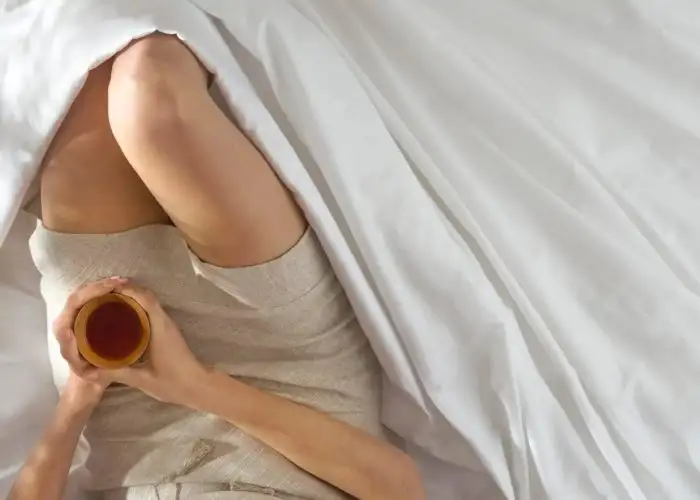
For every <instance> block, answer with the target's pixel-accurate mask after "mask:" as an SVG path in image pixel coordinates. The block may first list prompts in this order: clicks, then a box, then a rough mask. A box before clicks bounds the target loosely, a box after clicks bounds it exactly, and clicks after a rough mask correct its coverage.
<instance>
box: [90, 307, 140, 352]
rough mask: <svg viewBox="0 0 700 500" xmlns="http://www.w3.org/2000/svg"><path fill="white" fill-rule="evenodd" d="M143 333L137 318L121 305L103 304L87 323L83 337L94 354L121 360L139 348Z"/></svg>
mask: <svg viewBox="0 0 700 500" xmlns="http://www.w3.org/2000/svg"><path fill="white" fill-rule="evenodd" d="M143 335H144V332H143V330H142V328H141V322H140V320H139V316H138V314H137V313H136V311H134V309H132V308H131V307H129V306H128V305H127V304H125V303H123V302H106V303H104V304H102V305H100V306H99V307H98V308H97V309H95V310H94V311H93V312H92V313H91V314H90V317H89V318H88V320H87V325H86V328H85V338H86V341H87V343H88V344H89V346H90V348H91V349H92V350H93V351H95V354H97V355H98V356H101V357H102V358H104V359H108V360H121V359H124V358H126V357H128V356H129V355H130V354H132V353H133V352H134V351H135V350H137V349H138V348H139V345H140V343H141V338H142V337H143Z"/></svg>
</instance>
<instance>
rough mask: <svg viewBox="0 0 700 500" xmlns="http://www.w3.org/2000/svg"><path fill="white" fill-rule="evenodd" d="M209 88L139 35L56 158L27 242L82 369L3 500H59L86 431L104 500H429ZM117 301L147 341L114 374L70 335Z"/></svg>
mask: <svg viewBox="0 0 700 500" xmlns="http://www.w3.org/2000/svg"><path fill="white" fill-rule="evenodd" d="M208 80H209V74H208V73H207V71H206V70H205V69H204V68H203V66H202V65H201V63H200V62H199V61H198V59H197V58H196V56H195V55H194V54H193V53H192V52H191V51H190V50H189V48H188V47H187V46H186V45H185V44H183V43H182V42H181V41H180V40H179V39H178V38H176V37H173V36H169V35H165V34H159V33H155V34H152V35H149V36H146V37H144V38H142V39H139V40H136V41H134V42H132V43H131V44H130V45H129V46H128V47H126V48H125V49H124V50H123V51H121V52H120V53H119V54H117V55H116V56H115V57H114V58H113V59H111V60H110V61H108V62H106V63H104V64H102V65H100V66H99V67H97V68H95V69H94V70H92V71H91V72H90V74H89V76H88V78H87V81H86V83H85V85H84V87H83V89H82V90H81V92H80V94H79V95H78V96H77V98H76V100H75V102H74V104H73V106H72V107H71V109H70V111H69V113H68V114H67V116H66V117H65V120H64V121H63V122H62V124H61V126H60V128H59V130H58V131H57V133H56V136H55V137H54V139H53V142H52V143H51V145H50V147H49V149H48V151H47V154H46V156H45V158H44V162H43V167H42V173H41V219H42V220H41V222H40V223H39V224H38V225H37V229H36V231H35V233H34V235H33V236H32V239H31V242H30V246H31V250H32V255H33V257H34V260H35V263H36V265H37V268H38V269H39V271H40V272H41V274H42V294H43V296H44V299H45V301H46V304H47V311H48V312H49V314H50V315H52V316H54V317H56V320H55V321H54V323H53V332H54V334H55V337H56V339H57V343H58V345H59V346H60V354H61V356H62V358H63V359H65V361H66V362H67V364H68V365H69V367H70V372H69V373H68V375H67V381H65V384H64V386H63V387H62V390H61V397H60V402H59V404H58V407H57V409H56V413H55V415H54V417H53V420H52V421H51V422H50V423H49V424H48V427H47V429H46V431H45V434H44V437H43V438H42V440H41V441H40V442H39V444H38V445H37V447H36V448H35V450H34V451H33V453H32V454H31V455H30V457H29V459H28V460H27V462H26V463H25V465H24V468H23V469H22V470H21V471H20V473H19V476H18V478H17V480H16V483H15V486H14V488H13V490H12V492H11V494H10V497H9V498H10V499H11V500H26V499H38V498H40V499H42V500H51V499H58V498H61V495H62V494H63V491H64V488H65V486H66V482H67V476H68V474H69V469H70V464H71V461H72V458H73V455H74V452H75V449H76V446H77V444H78V442H79V439H80V436H81V433H83V431H84V434H85V437H86V439H87V441H88V443H89V444H90V446H91V452H90V455H89V457H88V459H87V469H88V470H89V471H90V475H91V478H90V481H89V483H88V484H87V485H86V490H87V492H88V493H89V494H90V495H92V497H94V498H100V499H104V500H112V499H140V500H145V499H150V498H153V499H159V500H165V499H181V498H196V499H201V500H204V499H209V498H210V499H214V498H216V499H231V500H233V499H258V498H259V499H264V498H284V499H336V498H347V497H348V496H351V497H355V498H360V499H388V500H389V499H402V500H403V499H409V500H410V499H416V500H418V499H422V498H424V493H423V489H422V486H421V480H420V475H419V472H418V469H417V467H416V465H415V464H414V463H413V461H412V460H411V459H410V458H409V457H408V456H407V455H406V454H404V453H403V452H402V451H401V450H399V449H398V448H396V447H394V446H392V445H391V444H390V443H389V442H388V441H387V440H386V439H385V436H384V435H383V432H382V427H381V424H380V417H379V407H380V402H379V401H380V383H381V371H380V368H379V365H378V362H377V360H376V358H375V356H374V354H373V353H372V350H371V347H370V345H369V343H368V341H367V339H366V337H365V335H364V333H363V332H362V330H361V328H360V326H359V324H358V322H357V319H356V318H355V315H354V313H353V311H352V307H351V306H350V303H349V301H348V298H347V297H346V295H345V293H344V291H343V289H342V287H341V285H340V283H339V282H338V279H337V277H336V276H335V274H334V273H333V270H332V267H331V266H330V263H329V262H328V260H327V258H326V256H325V254H324V252H323V250H322V247H321V245H320V243H319V241H318V239H317V238H316V236H315V234H314V232H313V230H312V229H311V228H310V227H309V225H308V223H307V221H306V219H305V216H304V214H303V211H302V210H301V209H300V207H299V206H298V204H297V203H296V201H295V199H294V196H293V195H292V193H290V192H289V191H288V190H287V188H286V187H285V186H284V184H283V183H282V182H281V181H280V180H279V179H278V178H277V176H276V175H275V172H274V170H273V169H272V168H271V166H270V165H269V164H268V162H267V160H266V158H265V156H264V154H263V153H262V152H261V151H260V150H259V149H258V148H257V147H256V145H255V144H253V143H252V142H251V141H250V140H249V139H248V138H247V137H246V136H245V134H243V132H242V131H241V130H240V129H239V128H238V127H237V126H236V124H235V123H234V122H233V121H232V120H230V119H229V118H227V116H226V115H225V114H224V113H223V112H222V111H221V110H220V109H219V107H217V105H216V104H215V102H214V100H212V98H211V96H210V93H209V84H208ZM112 292H118V293H123V294H126V295H130V296H131V297H133V298H134V299H135V300H137V301H138V302H139V303H140V304H141V305H142V306H143V307H144V308H145V309H146V311H147V313H148V316H149V319H150V322H151V328H152V339H151V344H150V345H149V350H148V352H147V355H146V357H145V361H144V362H143V363H141V364H138V365H136V366H133V367H129V368H124V369H119V370H111V371H110V370H100V369H97V368H95V367H92V366H90V365H88V364H87V363H86V362H85V361H84V360H83V359H82V358H81V357H80V355H79V353H78V350H77V347H76V345H77V344H76V339H75V336H74V332H73V331H72V325H73V320H74V318H75V315H76V314H77V311H78V310H79V309H80V307H82V305H84V304H85V303H86V302H87V301H89V300H90V299H91V298H93V297H96V296H99V295H102V294H105V293H112ZM57 371H58V372H60V370H57ZM56 377H57V379H60V378H61V377H60V373H57V374H56Z"/></svg>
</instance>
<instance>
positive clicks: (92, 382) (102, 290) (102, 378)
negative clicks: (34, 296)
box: [53, 277, 127, 400]
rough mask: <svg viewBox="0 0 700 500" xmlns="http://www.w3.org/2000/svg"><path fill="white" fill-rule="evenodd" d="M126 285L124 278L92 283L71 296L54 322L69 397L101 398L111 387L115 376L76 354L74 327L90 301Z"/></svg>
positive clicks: (54, 331)
mask: <svg viewBox="0 0 700 500" xmlns="http://www.w3.org/2000/svg"><path fill="white" fill-rule="evenodd" d="M126 282H127V280H126V279H124V278H118V277H115V278H107V279H103V280H100V281H95V282H93V283H87V284H86V285H83V286H81V287H80V288H78V289H77V290H76V291H75V292H73V293H72V294H71V295H70V297H68V300H67V301H66V305H65V307H64V308H63V311H61V314H59V316H58V317H57V318H56V319H55V320H54V322H53V333H54V335H55V336H56V339H57V340H58V343H59V345H60V347H61V355H62V356H63V358H64V359H65V360H66V361H67V362H68V364H69V365H70V369H71V377H70V378H69V380H68V385H67V386H66V388H65V391H69V393H68V395H67V396H68V397H73V396H78V397H81V398H82V397H83V396H82V395H83V394H87V395H88V396H93V397H98V400H99V398H101V397H102V393H103V392H104V391H105V389H106V388H107V386H109V384H110V383H112V382H113V381H115V379H114V373H111V372H108V371H106V370H101V369H99V368H96V367H94V366H92V365H91V364H90V363H88V362H87V361H85V360H84V359H83V358H82V356H80V353H79V352H78V342H77V340H76V338H75V332H73V324H74V323H75V317H76V315H77V314H78V311H79V310H80V309H81V308H82V307H83V306H84V305H85V304H86V303H88V302H89V301H90V300H92V299H94V298H95V297H99V296H101V295H105V294H107V293H111V292H113V291H114V290H115V288H116V287H117V286H119V285H122V284H125V283H126Z"/></svg>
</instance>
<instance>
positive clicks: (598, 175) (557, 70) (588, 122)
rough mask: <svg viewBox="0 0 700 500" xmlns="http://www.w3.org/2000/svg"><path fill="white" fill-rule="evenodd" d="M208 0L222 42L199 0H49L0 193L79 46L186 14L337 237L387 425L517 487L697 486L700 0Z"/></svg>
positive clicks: (25, 175)
mask: <svg viewBox="0 0 700 500" xmlns="http://www.w3.org/2000/svg"><path fill="white" fill-rule="evenodd" d="M193 3H194V4H197V5H198V6H200V7H201V8H203V9H205V10H206V11H208V12H209V13H211V14H212V15H213V16H215V17H217V18H219V19H218V20H216V21H215V23H214V26H215V27H216V29H218V30H219V31H220V32H221V33H223V34H224V36H225V38H226V42H227V43H228V44H229V46H228V47H227V46H226V45H223V44H220V43H218V42H216V41H214V40H213V39H212V40H210V39H209V36H208V35H207V36H203V35H202V33H204V32H205V31H206V32H207V33H208V31H207V30H204V24H206V23H205V21H204V20H202V21H201V23H200V21H199V18H198V17H197V16H190V19H188V21H187V22H181V21H180V20H178V19H177V17H178V16H177V13H178V12H180V13H182V12H184V9H186V7H185V4H184V3H182V2H168V6H169V9H168V12H170V14H166V13H161V12H160V11H161V10H165V9H164V8H163V7H164V2H163V1H160V2H158V1H148V2H139V3H138V5H137V4H136V2H127V1H121V2H116V1H114V2H100V3H99V7H98V4H97V3H96V2H87V1H85V0H83V1H75V0H71V2H70V3H68V2H67V0H63V1H61V2H53V3H52V4H51V5H52V7H51V8H48V7H47V6H46V5H44V7H43V10H42V13H41V15H40V16H39V18H40V19H41V20H42V22H39V23H37V22H34V24H33V27H34V29H35V31H33V32H32V35H31V37H27V38H25V39H24V41H23V43H20V44H16V45H14V47H13V48H12V50H11V51H10V52H9V54H10V56H9V59H8V58H7V57H6V61H5V63H4V67H5V68H9V69H10V70H7V69H6V70H4V71H3V72H2V73H0V75H2V78H1V79H0V106H2V108H0V189H3V187H1V186H4V189H5V191H2V192H1V193H3V194H2V196H5V194H6V193H10V194H13V193H14V194H15V199H16V198H17V196H16V191H17V189H14V190H13V189H12V188H10V189H9V190H8V185H9V184H8V183H7V182H6V179H8V178H10V175H9V174H7V175H6V173H7V172H9V171H12V172H13V175H14V177H13V178H15V179H16V178H20V179H21V180H22V182H23V183H24V184H22V185H23V186H24V185H25V184H27V183H28V182H29V181H30V180H31V178H32V177H33V176H34V173H35V171H33V170H32V168H34V167H33V166H35V165H36V163H37V162H38V161H39V159H40V155H41V147H44V146H45V144H46V143H47V141H48V140H49V138H50V136H51V133H52V131H53V130H54V129H55V126H56V123H57V120H58V119H59V118H60V116H61V114H62V113H63V112H64V111H65V109H66V106H67V105H68V103H69V102H70V99H71V98H72V96H73V95H74V94H75V92H76V91H77V87H78V85H79V81H80V79H81V77H82V75H83V74H84V71H85V70H86V69H87V67H89V66H90V65H92V64H95V63H96V62H98V61H99V60H101V59H102V58H103V57H105V56H106V55H108V53H109V51H110V50H114V49H115V48H116V46H117V45H120V43H121V42H122V41H123V39H124V38H126V37H127V36H137V34H138V33H140V32H142V31H143V32H145V31H147V30H148V27H149V26H150V29H152V28H154V27H155V28H160V29H164V30H165V31H170V32H177V33H178V34H179V35H180V36H182V37H183V38H184V39H185V40H186V41H187V42H188V43H190V44H191V46H192V47H193V48H194V49H195V50H196V51H197V53H198V54H199V55H200V57H201V58H202V59H203V60H204V62H205V63H206V64H207V65H208V66H209V67H210V68H212V69H213V70H214V71H215V72H216V73H217V75H218V81H219V83H220V85H221V87H222V90H223V93H224V95H225V97H226V98H227V99H228V101H229V102H230V103H231V104H232V105H233V108H234V110H235V114H236V117H237V118H238V119H239V121H240V123H241V125H242V127H243V128H244V129H245V130H246V131H247V132H248V133H249V134H250V135H251V136H252V137H253V138H254V139H255V140H256V142H257V143H258V144H259V145H260V147H261V148H262V149H263V150H264V151H265V152H266V154H267V155H268V156H269V157H270V159H271V161H272V162H273V164H274V166H275V168H276V169H277V170H278V172H279V174H280V176H281V177H282V178H283V179H284V180H285V182H287V183H288V185H289V186H290V187H291V188H292V189H293V191H294V192H295V195H296V196H297V198H298V199H299V202H300V204H301V205H302V206H303V207H304V209H305V210H306V212H307V214H308V215H309V218H310V220H311V222H312V223H313V225H314V226H315V227H316V229H317V231H318V232H319V234H320V237H321V238H322V240H323V242H324V244H325V246H326V250H327V251H328V253H329V256H330V258H331V260H332V261H333V263H334V265H335V267H336V269H337V271H338V273H339V277H340V278H341V280H342V281H343V282H344V285H345V287H346V289H347V291H348V294H349V296H350V297H351V299H352V301H353V304H354V306H355V308H356V310H357V313H358V317H359V318H360V320H361V322H362V324H363V325H364V327H365V328H366V330H367V333H368V335H369V337H370V339H371V341H372V343H373V346H374V347H375V349H376V351H377V353H378V355H379V357H380V360H381V361H382V364H383V366H384V368H385V370H386V372H387V377H388V381H389V383H388V384H387V391H386V404H385V421H386V423H387V424H388V425H389V426H390V427H391V428H392V429H394V430H395V431H397V432H398V433H399V434H401V435H402V436H403V437H405V438H407V439H408V440H409V441H411V442H412V443H413V444H412V446H419V447H421V448H422V449H424V450H427V451H428V452H430V453H432V454H433V455H434V456H436V457H439V458H441V459H443V460H445V461H447V462H450V463H452V464H453V465H454V466H455V467H457V469H459V467H461V468H462V469H463V470H481V469H482V468H483V470H485V471H488V473H489V474H491V475H492V476H493V478H494V480H495V481H496V483H497V484H498V486H499V487H500V489H501V490H502V491H503V494H504V495H505V496H506V497H508V498H518V499H528V500H530V499H531V500H541V499H546V498H551V499H561V498H567V499H585V500H592V499H598V498H600V499H603V498H613V499H621V500H627V499H634V500H638V499H650V500H657V499H661V498H673V499H692V498H697V496H698V495H699V494H700V473H699V472H698V465H697V461H698V457H700V442H699V441H698V439H697V436H698V435H700V434H699V432H698V431H699V430H700V419H698V418H697V409H698V408H699V407H700V392H699V391H697V390H696V389H695V383H694V381H695V380H696V379H697V378H698V375H699V373H698V372H699V371H700V342H698V340H697V338H698V337H697V334H696V332H697V329H698V325H700V299H699V298H698V290H700V283H699V279H698V276H700V257H699V256H700V229H699V227H698V224H697V215H698V214H700V197H699V196H698V194H697V193H698V192H700V169H698V168H697V165H696V163H697V156H698V155H697V152H698V150H699V146H700V142H699V141H698V137H700V118H699V117H700V115H699V114H698V112H697V110H698V109H700V108H699V107H698V105H700V93H699V91H698V88H700V87H699V86H698V83H699V82H698V75H700V71H698V69H700V68H699V65H700V57H699V56H700V48H699V47H700V44H698V41H699V40H698V36H699V35H698V33H700V31H699V30H698V27H699V26H698V24H700V15H699V14H700V6H698V5H696V3H695V2H691V1H690V0H675V1H674V2H673V4H674V5H673V7H672V8H670V7H667V6H666V4H661V3H659V2H658V1H656V0H630V1H628V2H625V3H615V2H606V1H604V0H591V1H589V2H585V3H581V2H569V3H562V2H554V1H550V0H527V1H519V2H516V1H514V0H491V1H490V2H478V1H476V0H468V1H461V2H456V1H451V0H436V1H433V2H423V1H419V0H384V1H382V2H373V1H371V0H355V1H354V2H346V3H342V2H327V1H322V0H288V1H281V0H239V1H237V2H234V3H231V2H224V1H220V0H196V1H195V0H193ZM68 5H70V7H68ZM25 8H28V9H29V7H25ZM139 9H140V11H143V12H146V11H148V12H150V15H145V14H142V15H136V14H135V12H136V10H139ZM48 11H51V12H53V13H54V14H56V13H58V12H60V16H61V22H60V23H59V22H53V23H52V22H48V21H47V16H48V14H47V12H48ZM78 12H79V13H80V16H78V15H77V13H78ZM70 13H73V14H70ZM156 13H157V15H156ZM10 15H12V12H11V13H10ZM71 15H73V16H74V17H71ZM168 15H170V16H171V17H167V16H168ZM78 17H80V18H81V22H80V23H78V21H77V19H78ZM35 19H36V18H35ZM85 19H90V20H91V22H90V23H85ZM166 19H167V20H168V21H166ZM149 23H150V24H149ZM86 25H87V26H90V27H91V29H87V30H86V28H85V27H86ZM195 25H196V26H198V27H202V29H203V31H202V32H199V31H198V30H197V29H195V28H194V26H195ZM36 26H40V27H41V29H38V30H37V29H36ZM207 29H208V28H207ZM105 32H107V33H111V34H110V35H105V34H104V33H105ZM137 32H138V33H137ZM48 40H51V41H52V44H51V45H50V47H51V48H52V49H53V50H47V47H49V45H48V44H47V41H48ZM56 40H58V43H57V42H56ZM88 40H89V41H90V42H89V43H88ZM61 44H63V45H61ZM60 47H66V49H70V50H74V52H68V53H69V54H70V57H69V58H66V57H65V56H64V54H65V53H66V52H65V51H64V50H58V48H60ZM231 51H232V52H233V53H234V54H235V55H236V59H237V61H238V62H234V60H233V59H231V58H230V52H231ZM19 54H21V57H19ZM7 61H9V63H8V62H7ZM66 61H68V62H66ZM59 62H62V63H64V65H65V66H66V68H65V71H64V72H63V73H62V72H61V71H59ZM0 68H3V63H1V62H0ZM28 68H29V69H28ZM30 69H31V71H30ZM243 70H245V71H243ZM37 75H38V76H39V77H37ZM30 76H32V77H33V78H30ZM49 76H51V77H53V78H55V79H56V82H55V85H48V77H49ZM248 78H251V79H252V81H253V82H254V83H255V87H254V88H255V90H254V88H253V87H252V86H251V85H250V84H249V81H248ZM20 82H24V84H25V85H26V87H23V86H22V85H20ZM8 103H10V104H8ZM8 106H9V107H8ZM8 109H9V110H10V112H7V111H6V110H8ZM8 117H9V118H8ZM17 125H19V126H17ZM12 126H17V127H16V128H14V129H13V130H15V131H16V132H13V134H10V133H9V130H10V129H11V127H12ZM16 185H17V183H16V182H15V186H16ZM27 185H28V184H27ZM0 200H6V198H4V197H3V198H0ZM3 210H4V211H3ZM0 213H3V214H4V213H10V215H11V212H8V211H7V208H6V207H0ZM0 220H4V219H0ZM452 484H453V485H454V487H453V488H451V489H450V490H449V492H448V493H446V495H450V494H452V495H453V498H477V497H476V496H472V497H470V496H469V495H470V492H468V491H467V490H466V489H465V490H462V491H458V490H457V489H456V485H457V483H456V482H455V483H452ZM471 493H473V492H471ZM484 495H486V493H484ZM435 498H447V496H440V497H435ZM483 498H486V496H484V497H483Z"/></svg>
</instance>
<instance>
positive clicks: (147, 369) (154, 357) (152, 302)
mask: <svg viewBox="0 0 700 500" xmlns="http://www.w3.org/2000/svg"><path fill="white" fill-rule="evenodd" d="M114 291H115V292H118V293H121V294H124V295H128V296H129V297H131V298H133V299H134V300H136V301H137V302H138V303H139V304H140V305H141V307H143V308H144V309H145V311H146V312H147V313H148V319H149V321H150V323H151V342H150V344H149V346H148V350H147V351H146V356H145V357H146V360H145V362H144V364H142V365H138V366H134V367H129V368H124V369H120V370H115V371H113V372H112V373H113V376H114V377H115V380H117V381H119V382H121V383H123V384H126V385H128V386H131V387H134V388H136V389H139V390H141V391H143V392H145V393H146V394H148V395H149V396H151V397H153V398H155V399H157V400H159V401H163V402H166V403H173V404H178V405H183V406H191V405H192V403H193V400H194V398H195V396H196V394H197V392H198V390H199V388H200V387H201V385H200V384H201V383H202V381H203V379H205V378H206V375H207V373H208V371H207V369H205V368H204V367H203V366H202V364H201V363H200V362H199V361H198V360H197V358H195V356H194V354H192V351H190V349H189V347H188V346H187V343H186V342H185V339H184V338H183V337H182V333H180V329H179V328H178V327H177V325H176V324H175V322H174V321H173V320H172V318H170V316H168V315H167V314H166V312H165V311H164V310H163V308H162V307H161V305H160V303H159V302H158V299H157V298H156V296H155V295H154V294H153V293H152V292H150V291H148V290H146V289H144V288H141V287H139V286H136V285H133V284H131V283H120V284H119V285H117V286H116V287H115V289H114Z"/></svg>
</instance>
